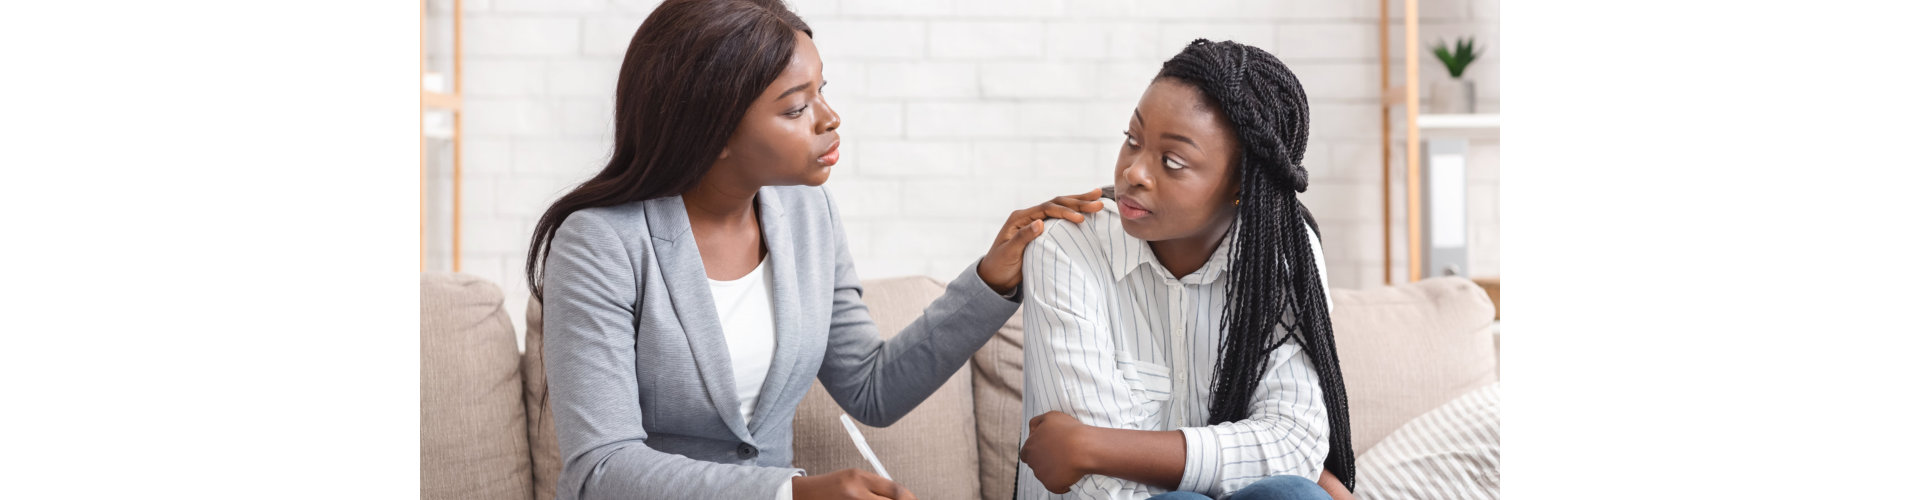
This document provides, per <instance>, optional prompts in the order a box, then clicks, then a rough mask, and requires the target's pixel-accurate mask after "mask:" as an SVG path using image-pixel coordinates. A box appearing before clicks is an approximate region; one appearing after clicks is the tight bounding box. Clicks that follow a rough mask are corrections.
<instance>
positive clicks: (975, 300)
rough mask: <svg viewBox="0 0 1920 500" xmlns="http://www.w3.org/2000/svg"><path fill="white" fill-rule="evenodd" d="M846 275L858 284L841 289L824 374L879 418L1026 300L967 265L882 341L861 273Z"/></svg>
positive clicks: (950, 366)
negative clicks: (1010, 296) (860, 284)
mask: <svg viewBox="0 0 1920 500" xmlns="http://www.w3.org/2000/svg"><path fill="white" fill-rule="evenodd" d="M847 281H848V282H849V283H855V284H856V285H850V286H846V287H843V288H842V289H841V290H840V291H839V292H837V297H836V311H835V313H834V316H833V324H832V329H833V331H832V332H831V333H830V335H832V336H833V340H832V342H831V344H830V345H829V347H828V352H827V358H826V359H825V360H824V362H823V364H822V365H821V370H820V382H821V383H822V384H823V385H825V386H826V388H827V390H828V392H829V393H831V394H832V395H833V397H834V400H835V401H836V402H838V403H840V406H841V407H842V408H844V409H846V410H847V413H848V414H850V415H852V416H853V417H854V418H855V419H857V420H859V421H861V422H863V423H866V424H868V425H874V426H882V427H884V426H886V425H890V424H892V423H893V422H894V421H896V420H898V419H899V418H900V417H902V416H904V415H906V414H907V412H908V411H909V410H911V409H912V408H914V407H915V406H918V405H919V404H920V402H921V401H924V400H925V399H926V398H927V397H928V396H930V395H932V394H933V392H934V391H935V390H937V389H939V388H940V386H941V385H942V384H945V383H946V381H947V379H949V378H951V377H952V376H953V374H954V372H956V371H958V370H959V369H960V367H961V366H962V365H964V364H966V362H967V360H968V359H970V358H971V357H972V356H973V353H974V352H975V351H978V350H980V347H981V346H983V345H985V344H986V343H987V341H988V340H990V339H992V338H993V334H994V332H995V331H998V330H999V329H1000V327H1001V325H1005V324H1006V322H1007V318H1010V317H1012V316H1013V312H1014V311H1015V310H1016V309H1018V308H1019V307H1020V304H1018V303H1015V302H1011V301H1009V300H1007V299H1005V298H1002V297H1001V296H1000V295H999V294H998V293H996V292H994V291H993V290H992V289H991V288H988V287H987V285H986V284H985V283H983V282H981V281H980V278H979V277H978V276H977V275H975V273H974V271H973V266H968V267H967V269H966V271H965V272H964V273H962V274H961V275H960V276H958V277H956V278H955V279H954V281H953V282H951V283H949V284H948V285H947V287H946V291H945V293H943V294H942V295H941V296H940V297H939V298H937V299H935V300H934V301H933V303H932V304H929V305H928V306H927V308H926V309H925V310H924V311H923V313H922V314H921V316H920V318H918V319H915V320H914V321H913V322H912V323H910V324H908V325H907V326H906V328H904V329H902V330H901V331H900V334H899V335H897V336H895V337H893V338H892V339H887V340H884V341H883V340H880V338H879V331H878V330H877V329H876V328H875V326H874V323H873V320H872V318H871V316H869V314H868V312H867V310H866V306H865V304H864V303H863V302H862V300H861V297H860V292H859V290H858V289H857V288H855V286H857V281H851V280H847ZM882 387H884V388H885V390H884V391H883V390H881V389H880V388H882Z"/></svg>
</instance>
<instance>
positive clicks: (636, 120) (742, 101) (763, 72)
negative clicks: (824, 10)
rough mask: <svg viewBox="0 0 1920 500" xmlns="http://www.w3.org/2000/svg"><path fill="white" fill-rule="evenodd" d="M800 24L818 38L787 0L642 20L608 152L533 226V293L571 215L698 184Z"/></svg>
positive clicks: (777, 68)
mask: <svg viewBox="0 0 1920 500" xmlns="http://www.w3.org/2000/svg"><path fill="white" fill-rule="evenodd" d="M795 31H799V32H802V33H805V34H806V35H807V36H809V37H811V36H813V29H812V28H809V27H807V23H806V22H805V21H801V20H800V16H799V15H797V14H794V13H793V11H792V10H789V9H788V8H787V6H786V5H785V4H784V3H782V2H781V0H666V1H665V2H662V3H661V4H660V6H659V7H658V8H655V9H654V10H653V13H652V14H650V15H648V16H647V19H646V21H643V22H641V23H640V29H639V30H638V31H636V32H634V34H633V41H632V42H630V43H628V45H627V55H626V59H625V61H624V62H622V63H621V65H620V81H619V84H618V85H617V86H616V87H615V89H614V103H613V155H612V157H611V158H609V159H608V160H607V165H606V167H604V168H602V169H600V173H598V174H595V175H594V176H593V178H591V179H588V180H587V181H586V182H584V183H581V184H580V185H579V186H578V187H575V188H573V190H572V191H570V192H568V193H567V194H566V195H565V196H561V197H560V199H559V200H558V201H555V202H554V203H553V205H552V206H550V207H547V211H546V213H544V214H541V215H540V221H539V222H538V223H536V224H535V225H534V228H533V241H532V243H531V244H530V245H529V247H528V248H527V266H526V271H527V286H528V288H529V289H531V290H532V292H533V296H534V297H535V298H536V299H538V298H542V297H544V294H543V293H542V292H543V291H542V290H541V284H542V280H541V276H540V274H541V267H542V264H544V263H545V262H546V254H547V251H548V250H549V249H550V248H551V247H552V245H553V237H554V234H555V233H557V232H558V231H559V230H560V224H561V223H563V222H566V220H567V216H569V215H573V213H574V212H576V211H579V210H581V209H586V208H594V207H609V206H615V205H622V204H626V203H632V202H636V201H642V200H650V199H654V198H662V197H667V196H677V195H680V194H684V193H686V192H687V190H688V189H692V188H693V186H694V185H695V184H697V183H699V182H700V178H701V177H703V176H705V175H706V174H707V170H708V169H710V168H711V167H712V166H713V162H714V161H715V160H717V159H719V158H720V151H721V150H722V149H725V148H726V145H727V139H728V138H729V137H731V136H732V135H733V130H734V129H735V128H736V127H738V126H739V125H740V119H741V117H743V116H745V115H746V112H747V108H748V107H750V106H752V105H753V101H754V99H757V98H759V97H760V94H761V92H763V91H765V90H766V88H767V86H768V85H772V84H773V81H774V79H776V78H778V77H779V76H780V73H781V72H782V71H784V70H785V69H786V67H787V64H788V62H789V61H790V60H791V59H792V58H793V50H794V46H795V44H796V43H798V39H797V38H796V36H795V35H794V32H795Z"/></svg>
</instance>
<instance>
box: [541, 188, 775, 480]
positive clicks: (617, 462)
mask: <svg viewBox="0 0 1920 500" xmlns="http://www.w3.org/2000/svg"><path fill="white" fill-rule="evenodd" d="M634 269H635V268H634V265H633V261H632V260H631V257H630V256H629V254H628V252H627V249H626V247H625V245H624V244H623V243H621V241H620V238H619V236H618V235H617V234H616V233H615V232H614V231H613V229H612V227H611V226H609V225H608V224H607V223H606V222H605V221H603V220H601V219H600V218H599V217H597V216H595V215H594V214H591V213H583V212H575V213H574V214H572V215H571V216H569V217H567V220H566V222H564V223H562V224H561V225H560V229H559V232H558V234H556V235H555V236H554V239H553V246H552V249H551V250H550V251H549V254H548V257H547V263H546V271H545V272H546V275H545V276H546V281H545V284H544V285H543V286H544V287H545V297H544V299H543V300H542V305H543V306H544V307H545V314H546V316H545V319H544V323H543V324H544V328H545V331H546V338H545V342H546V344H545V347H544V349H545V352H546V356H547V358H546V359H547V383H548V394H549V397H550V398H551V400H552V403H553V419H554V420H553V421H554V431H555V434H557V437H558V438H559V441H560V455H561V457H563V459H564V461H563V462H562V463H563V465H562V473H561V478H560V483H559V485H558V489H559V491H558V492H557V493H558V498H560V499H562V500H569V499H575V498H580V499H615V498H617V499H633V498H773V496H774V493H775V491H777V490H778V488H779V486H780V484H781V483H784V482H788V481H791V480H792V479H791V478H792V477H793V475H794V473H796V472H798V470H797V469H782V468H769V467H748V466H740V465H729V464H719V463H713V462H705V461H700V460H694V459H691V458H687V457H684V456H680V455H675V454H670V453H664V452H660V451H657V450H654V449H652V448H649V447H647V431H646V429H645V428H644V427H642V426H641V418H640V417H641V413H642V411H643V410H642V409H641V408H640V404H639V402H638V398H637V396H636V395H637V394H638V393H639V389H638V382H637V381H636V380H637V379H636V374H635V373H634V370H635V368H634V366H635V365H634V335H635V331H634V325H635V324H636V323H635V321H634V308H635V306H636V304H638V303H639V302H638V299H639V296H638V295H639V291H638V287H636V286H635V283H637V282H638V281H637V280H638V278H639V277H638V275H637V274H636V273H635V270H634Z"/></svg>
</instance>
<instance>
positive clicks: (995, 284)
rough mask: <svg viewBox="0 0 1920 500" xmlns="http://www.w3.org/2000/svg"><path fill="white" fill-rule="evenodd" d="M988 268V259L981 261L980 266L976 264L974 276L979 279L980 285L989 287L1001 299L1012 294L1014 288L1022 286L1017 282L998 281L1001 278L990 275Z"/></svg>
mask: <svg viewBox="0 0 1920 500" xmlns="http://www.w3.org/2000/svg"><path fill="white" fill-rule="evenodd" d="M986 268H987V261H986V259H981V260H980V262H979V263H978V264H975V265H974V266H973V275H974V276H977V277H979V278H980V283H983V284H985V285H987V289H988V290H993V293H997V294H1000V296H1001V297H1005V296H1007V295H1010V294H1012V293H1013V289H1014V288H1017V287H1019V286H1020V283H1019V282H1017V281H1016V282H1013V283H1006V282H1005V281H1007V280H1005V279H996V278H1000V277H998V276H993V275H991V274H988V273H987V270H986Z"/></svg>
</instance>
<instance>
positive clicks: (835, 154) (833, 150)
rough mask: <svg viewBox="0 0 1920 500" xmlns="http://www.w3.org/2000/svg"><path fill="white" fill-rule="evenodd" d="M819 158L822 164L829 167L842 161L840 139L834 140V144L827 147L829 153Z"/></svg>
mask: <svg viewBox="0 0 1920 500" xmlns="http://www.w3.org/2000/svg"><path fill="white" fill-rule="evenodd" d="M817 160H818V161H819V162H820V165H822V166H827V167H831V166H833V164H835V163H840V141H833V146H831V147H828V148H827V154H823V155H820V158H818V159H817Z"/></svg>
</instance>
